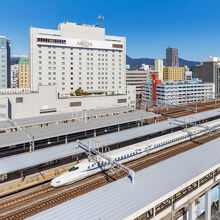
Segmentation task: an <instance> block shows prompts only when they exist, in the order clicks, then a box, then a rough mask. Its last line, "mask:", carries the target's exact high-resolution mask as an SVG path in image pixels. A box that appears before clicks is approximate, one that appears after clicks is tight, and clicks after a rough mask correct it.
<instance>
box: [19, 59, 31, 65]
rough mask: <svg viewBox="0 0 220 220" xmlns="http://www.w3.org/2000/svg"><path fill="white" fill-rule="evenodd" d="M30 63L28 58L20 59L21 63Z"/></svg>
mask: <svg viewBox="0 0 220 220" xmlns="http://www.w3.org/2000/svg"><path fill="white" fill-rule="evenodd" d="M28 64H29V60H28V58H20V59H19V65H28Z"/></svg>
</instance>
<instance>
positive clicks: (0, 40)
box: [0, 36, 11, 88]
mask: <svg viewBox="0 0 220 220" xmlns="http://www.w3.org/2000/svg"><path fill="white" fill-rule="evenodd" d="M10 78H11V70H10V41H9V40H8V39H7V38H6V37H4V36H0V88H10V85H11V83H10Z"/></svg>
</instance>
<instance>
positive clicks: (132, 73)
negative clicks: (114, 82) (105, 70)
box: [126, 70, 151, 97]
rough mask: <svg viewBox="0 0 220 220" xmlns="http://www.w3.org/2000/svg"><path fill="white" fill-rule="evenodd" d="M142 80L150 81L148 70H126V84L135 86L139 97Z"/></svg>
mask: <svg viewBox="0 0 220 220" xmlns="http://www.w3.org/2000/svg"><path fill="white" fill-rule="evenodd" d="M144 81H151V75H150V71H145V70H128V71H126V84H127V85H134V86H136V95H137V97H141V93H142V83H143V82H144Z"/></svg>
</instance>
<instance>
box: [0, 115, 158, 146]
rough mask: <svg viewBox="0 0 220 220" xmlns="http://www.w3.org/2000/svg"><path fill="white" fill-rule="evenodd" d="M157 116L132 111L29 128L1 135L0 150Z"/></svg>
mask: <svg viewBox="0 0 220 220" xmlns="http://www.w3.org/2000/svg"><path fill="white" fill-rule="evenodd" d="M158 116H159V115H158V114H155V113H153V112H145V111H134V112H128V113H126V114H120V115H113V116H108V117H104V118H94V119H90V120H87V121H76V122H70V123H63V124H57V125H50V126H45V127H38V128H29V129H25V130H22V131H21V130H19V131H14V132H6V133H1V134H0V140H1V141H0V148H2V147H7V146H11V145H17V144H22V143H27V142H30V141H32V137H34V140H43V139H47V138H52V137H58V136H62V135H67V134H73V133H78V132H84V131H89V130H94V129H99V128H103V127H108V126H114V125H120V124H123V123H128V122H132V121H138V120H142V119H148V118H153V117H158Z"/></svg>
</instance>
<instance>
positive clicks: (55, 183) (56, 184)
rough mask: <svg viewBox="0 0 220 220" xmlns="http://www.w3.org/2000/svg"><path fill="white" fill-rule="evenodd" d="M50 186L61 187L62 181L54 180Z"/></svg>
mask: <svg viewBox="0 0 220 220" xmlns="http://www.w3.org/2000/svg"><path fill="white" fill-rule="evenodd" d="M50 185H51V186H52V187H59V186H60V185H61V181H60V180H56V179H53V180H52V181H51V182H50Z"/></svg>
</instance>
